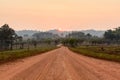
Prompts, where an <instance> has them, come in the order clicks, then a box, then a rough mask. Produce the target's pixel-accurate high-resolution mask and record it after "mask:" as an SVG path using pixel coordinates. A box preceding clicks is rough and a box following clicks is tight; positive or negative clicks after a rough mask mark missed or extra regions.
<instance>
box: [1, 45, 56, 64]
mask: <svg viewBox="0 0 120 80" xmlns="http://www.w3.org/2000/svg"><path fill="white" fill-rule="evenodd" d="M55 48H57V47H56V46H44V47H38V48H32V49H29V50H27V49H21V50H13V51H4V52H0V63H4V62H8V61H13V60H16V59H19V58H24V57H28V56H33V55H37V54H40V53H44V52H47V51H50V50H53V49H55Z"/></svg>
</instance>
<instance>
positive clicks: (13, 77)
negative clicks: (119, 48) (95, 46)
mask: <svg viewBox="0 0 120 80" xmlns="http://www.w3.org/2000/svg"><path fill="white" fill-rule="evenodd" d="M119 75H120V64H119V63H115V62H110V61H105V60H99V59H94V58H90V57H86V56H82V55H78V54H76V53H74V52H71V51H70V50H69V49H68V48H66V47H61V48H59V49H56V50H53V51H50V52H47V53H45V54H42V55H37V56H33V57H29V58H26V59H22V60H18V61H16V62H11V63H7V64H3V65H1V66H0V79H2V80H120V76H119Z"/></svg>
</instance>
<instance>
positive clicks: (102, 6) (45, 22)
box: [0, 0, 120, 31]
mask: <svg viewBox="0 0 120 80" xmlns="http://www.w3.org/2000/svg"><path fill="white" fill-rule="evenodd" d="M119 19H120V0H0V25H3V24H5V23H7V24H9V25H10V26H11V27H12V28H14V29H15V30H24V29H29V30H50V29H56V28H59V27H60V28H62V30H68V31H69V30H83V29H84V30H85V29H96V30H107V29H111V28H115V27H118V26H120V20H119Z"/></svg>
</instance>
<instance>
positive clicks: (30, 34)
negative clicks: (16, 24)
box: [16, 30, 39, 36]
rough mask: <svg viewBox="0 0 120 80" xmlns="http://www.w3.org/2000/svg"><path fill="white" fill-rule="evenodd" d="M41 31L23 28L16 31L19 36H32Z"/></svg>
mask: <svg viewBox="0 0 120 80" xmlns="http://www.w3.org/2000/svg"><path fill="white" fill-rule="evenodd" d="M38 32H39V31H35V30H21V31H16V33H17V35H19V36H25V35H28V36H32V35H33V34H35V33H38Z"/></svg>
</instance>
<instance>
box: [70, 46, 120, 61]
mask: <svg viewBox="0 0 120 80" xmlns="http://www.w3.org/2000/svg"><path fill="white" fill-rule="evenodd" d="M69 49H70V50H72V51H74V52H77V53H78V54H82V55H85V56H89V57H94V58H99V59H105V60H111V61H117V62H120V47H115V46H106V47H104V48H103V49H104V50H102V49H101V47H100V46H89V47H86V46H79V47H75V48H73V47H69Z"/></svg>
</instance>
